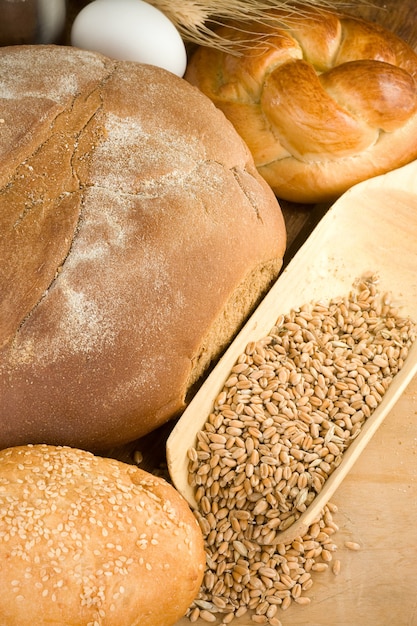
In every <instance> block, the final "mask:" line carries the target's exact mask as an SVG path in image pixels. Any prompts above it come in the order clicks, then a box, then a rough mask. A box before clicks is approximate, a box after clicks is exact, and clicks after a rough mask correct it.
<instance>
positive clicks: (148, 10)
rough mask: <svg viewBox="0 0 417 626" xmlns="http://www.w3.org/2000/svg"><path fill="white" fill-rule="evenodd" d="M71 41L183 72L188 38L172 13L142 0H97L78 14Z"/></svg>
mask: <svg viewBox="0 0 417 626" xmlns="http://www.w3.org/2000/svg"><path fill="white" fill-rule="evenodd" d="M71 44H72V45H73V46H75V47H77V48H83V49H86V50H92V51H94V52H101V53H102V54H105V55H106V56H108V57H111V58H113V59H118V60H125V61H138V62H140V63H146V64H150V65H157V66H158V67H163V68H164V69H166V70H168V71H170V72H172V73H173V74H177V75H178V76H183V74H184V72H185V68H186V65H187V53H186V50H185V46H184V42H183V40H182V39H181V36H180V34H179V32H178V30H177V29H176V27H175V26H174V24H173V23H172V22H171V21H170V20H169V19H168V17H167V16H166V15H165V14H164V13H162V11H160V10H159V9H157V8H155V7H154V6H152V5H151V4H148V3H147V2H143V1H142V0H94V1H93V2H91V3H90V4H87V5H86V6H85V7H84V8H83V9H82V10H81V11H80V13H79V14H78V15H77V16H76V18H75V20H74V23H73V25H72V29H71Z"/></svg>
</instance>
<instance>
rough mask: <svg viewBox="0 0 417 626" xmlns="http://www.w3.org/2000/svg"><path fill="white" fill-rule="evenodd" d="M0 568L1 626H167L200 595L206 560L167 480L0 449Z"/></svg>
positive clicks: (42, 448)
mask: <svg viewBox="0 0 417 626" xmlns="http://www.w3.org/2000/svg"><path fill="white" fill-rule="evenodd" d="M0 562H1V564H2V567H1V568H0V588H1V590H2V592H1V594H0V615H1V624H2V626H27V625H28V626H29V625H30V626H33V624H36V626H43V625H46V624H48V626H51V625H56V626H57V625H58V624H59V625H62V624H65V625H66V626H86V625H89V626H96V625H97V626H98V625H99V624H100V626H105V625H111V626H119V625H120V626H135V625H139V624H140V626H169V625H172V624H175V622H177V621H178V620H179V619H180V618H181V617H182V615H184V613H185V612H186V610H187V608H188V607H189V605H190V604H191V602H192V600H193V599H194V597H195V596H196V594H197V592H198V589H199V587H200V584H201V580H202V576H203V572H204V564H205V556H204V547H203V540H202V535H201V532H200V529H199V527H198V525H197V522H196V520H195V518H194V515H193V514H192V512H191V511H190V509H189V507H188V505H187V504H186V502H185V501H184V500H183V498H182V497H181V496H180V495H179V494H178V493H177V491H176V490H175V489H174V488H173V487H172V486H171V485H170V484H168V483H167V482H166V481H165V480H163V479H161V478H159V477H155V476H153V475H150V474H148V473H147V472H144V471H143V470H140V469H139V468H137V467H136V466H133V465H132V466H131V465H128V464H125V463H121V462H120V461H116V460H114V459H107V458H101V457H98V456H95V455H93V454H91V453H89V452H85V451H82V450H78V449H72V448H66V447H54V446H46V445H35V446H21V447H15V448H8V449H6V450H3V451H1V452H0ZM179 563H180V564H181V566H179Z"/></svg>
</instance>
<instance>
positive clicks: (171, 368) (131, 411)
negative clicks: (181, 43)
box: [0, 46, 285, 451]
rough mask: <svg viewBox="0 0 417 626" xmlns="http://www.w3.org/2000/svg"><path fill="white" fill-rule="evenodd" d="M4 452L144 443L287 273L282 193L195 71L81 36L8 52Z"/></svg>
mask: <svg viewBox="0 0 417 626" xmlns="http://www.w3.org/2000/svg"><path fill="white" fill-rule="evenodd" d="M0 77H1V78H0V119H1V124H0V232H1V234H2V235H1V238H0V293H1V299H0V398H1V401H0V447H8V446H14V445H21V444H26V443H50V444H61V445H70V446H74V447H80V448H87V449H90V450H93V451H98V450H104V449H106V448H108V447H111V446H115V445H118V444H123V443H125V442H127V441H131V440H134V439H135V438H138V437H140V436H142V435H144V434H146V433H148V432H150V431H152V430H153V429H155V428H156V427H157V426H159V425H161V424H163V423H164V422H166V421H167V420H169V419H170V418H172V417H173V416H175V415H176V414H178V413H179V412H180V411H181V410H183V408H184V407H185V405H186V402H187V394H189V393H190V389H191V388H192V387H193V385H194V384H195V383H196V381H197V380H198V379H199V378H200V377H201V376H202V375H203V373H204V372H205V371H207V368H208V367H209V365H210V363H211V362H212V360H213V359H215V358H217V356H218V355H219V354H220V352H221V350H222V349H223V348H224V347H225V346H226V345H227V343H228V342H229V341H230V340H231V338H232V336H233V335H234V334H235V333H236V331H237V330H238V329H239V327H240V325H241V324H242V322H243V320H244V319H245V318H246V317H247V315H248V314H249V312H250V311H251V310H252V309H253V307H254V306H255V304H256V303H257V301H258V300H259V298H260V297H261V295H263V294H264V292H265V291H266V290H267V289H268V288H269V286H270V285H271V282H272V281H273V280H275V278H276V277H277V274H278V272H279V269H280V267H281V264H282V256H283V253H284V249H285V226H284V222H283V217H282V213H281V210H280V207H279V204H278V202H277V200H276V198H275V196H274V194H273V192H272V191H271V189H270V187H269V186H268V185H267V184H266V183H265V181H264V180H263V179H262V177H261V176H259V174H258V172H257V170H256V168H255V165H254V163H253V159H252V157H251V154H250V152H249V150H248V148H247V146H246V145H245V144H244V142H243V141H242V140H241V138H240V137H239V135H238V134H237V133H236V131H235V130H234V128H233V126H232V125H231V124H230V122H228V121H227V120H226V118H225V117H224V115H223V114H222V113H221V112H220V111H218V110H217V109H216V108H215V107H214V105H213V104H212V103H211V102H210V100H209V99H208V98H206V97H205V96H204V95H203V94H201V92H200V91H199V90H198V89H196V88H194V87H192V86H191V85H189V83H187V82H186V81H185V80H183V79H180V78H178V77H176V76H174V75H173V74H171V73H169V72H167V71H165V70H161V69H159V68H155V67H151V66H145V65H140V64H135V63H130V62H116V61H112V60H110V59H107V58H105V57H103V56H101V55H99V54H95V53H91V52H86V51H80V50H77V49H75V48H71V47H59V46H58V47H54V46H33V47H31V46H22V47H19V46H16V47H9V48H3V49H1V50H0Z"/></svg>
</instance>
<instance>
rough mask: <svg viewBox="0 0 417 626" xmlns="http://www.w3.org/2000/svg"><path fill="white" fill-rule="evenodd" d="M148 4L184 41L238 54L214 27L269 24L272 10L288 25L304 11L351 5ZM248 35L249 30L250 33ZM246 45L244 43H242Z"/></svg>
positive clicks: (227, 0)
mask: <svg viewBox="0 0 417 626" xmlns="http://www.w3.org/2000/svg"><path fill="white" fill-rule="evenodd" d="M147 2H149V4H152V5H153V6H154V7H156V8H157V9H159V10H160V11H162V12H163V13H164V14H165V15H166V16H167V17H168V18H169V19H170V20H171V21H172V22H173V23H174V24H175V26H176V27H177V29H178V31H179V32H180V34H181V36H182V38H183V39H184V40H185V41H187V42H189V43H192V44H197V45H203V46H209V47H213V48H218V49H221V50H225V51H227V52H230V51H231V48H233V50H234V51H235V52H236V50H237V49H236V45H237V44H236V42H231V41H229V40H226V39H224V38H223V37H221V36H220V35H218V34H217V33H216V32H215V31H214V30H213V27H214V26H216V25H218V24H222V23H224V22H230V21H233V22H239V23H240V30H245V24H247V25H248V26H247V28H248V29H250V26H249V25H250V23H251V22H252V23H253V22H257V23H270V22H271V11H273V10H274V9H279V10H280V14H281V17H280V19H279V24H280V26H284V27H285V26H286V25H287V26H289V25H290V24H291V22H293V21H294V19H296V17H297V16H299V15H300V14H302V12H303V8H306V9H307V8H310V7H315V8H319V9H328V10H329V9H332V10H335V9H336V7H338V8H340V7H341V6H342V5H344V6H346V5H348V4H352V3H351V2H350V3H349V2H343V0H302V1H301V2H298V3H294V2H293V1H291V0H207V1H206V2H203V1H201V0H147ZM248 32H249V30H248ZM238 45H240V46H241V47H244V46H245V42H244V40H241V41H240V42H239V44H238Z"/></svg>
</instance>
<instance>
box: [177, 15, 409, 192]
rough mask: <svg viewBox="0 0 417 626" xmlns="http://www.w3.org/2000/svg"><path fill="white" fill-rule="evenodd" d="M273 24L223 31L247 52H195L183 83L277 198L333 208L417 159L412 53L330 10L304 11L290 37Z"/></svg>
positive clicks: (393, 39)
mask: <svg viewBox="0 0 417 626" xmlns="http://www.w3.org/2000/svg"><path fill="white" fill-rule="evenodd" d="M274 17H275V20H274V21H273V22H272V24H270V25H269V26H266V25H259V24H253V27H252V28H251V29H250V32H243V31H240V30H238V29H237V30H236V29H234V28H232V27H230V26H229V27H223V28H221V29H220V30H219V34H220V35H222V36H223V37H225V38H226V39H230V40H235V41H239V42H240V43H242V41H243V40H244V42H245V44H244V45H245V46H246V48H245V49H244V50H243V52H242V51H241V54H240V55H236V54H232V53H226V52H224V51H220V50H217V49H214V48H198V49H197V50H196V51H195V53H194V54H193V56H192V57H191V59H190V60H189V63H188V68H187V72H186V75H185V78H186V79H187V80H188V81H189V82H191V83H192V84H194V85H197V86H198V87H199V88H200V89H201V90H202V91H203V92H204V93H205V94H206V95H207V96H208V97H210V99H211V100H212V101H213V102H214V103H215V104H216V106H217V107H219V108H220V109H221V110H222V111H223V112H224V113H225V115H226V116H227V117H228V119H229V120H231V121H232V123H233V124H234V126H235V128H236V129H237V131H238V132H239V134H240V135H241V136H242V137H243V138H244V139H245V141H246V142H247V144H248V146H249V148H250V149H251V151H252V154H253V157H254V160H255V163H256V165H257V167H258V171H259V172H260V173H261V174H262V175H263V176H264V178H265V179H266V180H267V181H268V183H269V184H270V185H271V187H272V188H273V189H274V191H275V193H276V194H277V196H279V197H280V198H283V199H286V200H291V201H295V202H307V203H310V202H318V201H324V200H330V199H333V198H335V197H336V196H338V195H340V194H341V193H342V192H344V191H345V190H346V189H348V188H349V187H350V186H352V185H353V184H355V183H358V182H360V181H361V180H365V179H367V178H369V177H371V176H375V175H378V174H382V173H384V172H387V171H388V170H390V169H393V168H395V167H399V166H401V165H404V164H405V163H407V162H409V161H411V160H413V159H414V158H415V157H417V82H416V81H417V55H416V53H415V52H414V51H413V50H412V49H411V47H409V46H408V45H407V44H406V43H405V42H404V41H402V40H401V39H399V38H398V37H397V36H395V35H394V34H393V33H391V32H389V31H387V30H386V29H385V28H383V27H381V26H379V25H377V24H373V23H370V22H367V21H364V20H361V19H357V18H354V17H349V16H340V17H338V16H337V15H336V14H335V13H333V12H329V11H322V10H320V11H318V10H314V9H312V8H310V9H308V8H305V9H304V8H303V10H302V13H300V15H298V16H293V17H292V21H291V22H290V24H289V25H288V26H287V27H286V28H285V29H283V28H280V27H279V24H280V21H279V20H280V17H282V16H281V14H280V13H279V12H278V11H277V12H276V13H275V16H274ZM237 26H238V28H239V25H237ZM246 29H247V26H246Z"/></svg>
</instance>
